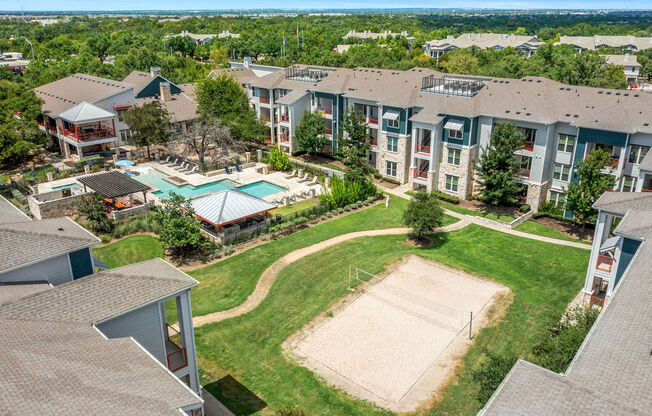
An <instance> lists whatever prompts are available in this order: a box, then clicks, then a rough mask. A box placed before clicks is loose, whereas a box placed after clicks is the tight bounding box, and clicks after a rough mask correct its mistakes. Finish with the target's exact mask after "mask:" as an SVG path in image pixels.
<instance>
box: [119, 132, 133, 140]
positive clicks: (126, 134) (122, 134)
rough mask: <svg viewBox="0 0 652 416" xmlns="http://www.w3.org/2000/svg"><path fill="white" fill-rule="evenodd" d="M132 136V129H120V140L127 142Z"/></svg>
mask: <svg viewBox="0 0 652 416" xmlns="http://www.w3.org/2000/svg"><path fill="white" fill-rule="evenodd" d="M129 137H131V130H120V140H122V141H123V142H126V141H127V139H128V138H129Z"/></svg>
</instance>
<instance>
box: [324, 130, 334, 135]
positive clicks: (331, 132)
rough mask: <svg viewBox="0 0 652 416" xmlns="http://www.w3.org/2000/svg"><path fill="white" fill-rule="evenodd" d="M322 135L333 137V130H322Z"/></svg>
mask: <svg viewBox="0 0 652 416" xmlns="http://www.w3.org/2000/svg"><path fill="white" fill-rule="evenodd" d="M324 134H325V135H327V136H332V135H333V129H326V130H324Z"/></svg>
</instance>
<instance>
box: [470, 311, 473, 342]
mask: <svg viewBox="0 0 652 416" xmlns="http://www.w3.org/2000/svg"><path fill="white" fill-rule="evenodd" d="M472 329H473V311H471V318H470V319H469V341H470V340H471V339H473V335H471V331H472Z"/></svg>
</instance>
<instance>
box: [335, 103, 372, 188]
mask: <svg viewBox="0 0 652 416" xmlns="http://www.w3.org/2000/svg"><path fill="white" fill-rule="evenodd" d="M341 126H342V131H343V132H344V135H343V136H340V137H338V141H337V143H338V154H339V155H340V156H341V158H342V163H344V166H346V169H345V172H344V173H345V176H346V178H347V180H350V181H353V182H360V183H364V182H366V181H367V180H368V177H369V175H370V174H371V173H373V171H374V168H373V167H372V166H371V165H370V164H369V163H368V162H367V150H369V143H368V138H367V125H366V124H365V121H364V119H363V118H362V116H360V115H358V114H356V113H355V112H354V111H353V109H352V108H348V109H347V110H346V111H345V112H344V115H343V117H342V123H341Z"/></svg>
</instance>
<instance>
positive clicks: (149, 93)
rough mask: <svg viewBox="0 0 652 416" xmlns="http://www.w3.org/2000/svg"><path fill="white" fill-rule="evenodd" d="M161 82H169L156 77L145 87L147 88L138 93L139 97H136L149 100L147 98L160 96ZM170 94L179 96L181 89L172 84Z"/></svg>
mask: <svg viewBox="0 0 652 416" xmlns="http://www.w3.org/2000/svg"><path fill="white" fill-rule="evenodd" d="M161 82H169V81H167V80H166V79H164V78H163V77H161V76H157V77H155V78H154V79H152V80H151V81H150V83H149V84H147V85H145V87H144V88H143V89H142V90H141V91H140V92H139V93H138V95H136V98H147V97H154V96H156V95H159V94H160V93H161V88H160V87H159V84H160V83H161ZM170 92H171V93H172V94H179V93H181V88H179V87H177V86H176V85H175V84H173V83H171V82H170Z"/></svg>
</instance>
